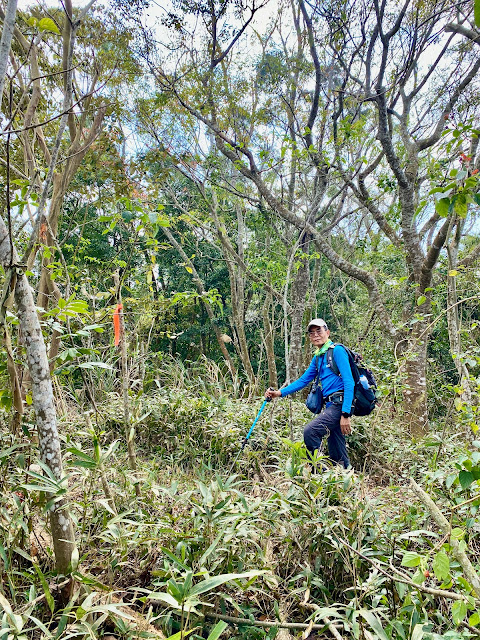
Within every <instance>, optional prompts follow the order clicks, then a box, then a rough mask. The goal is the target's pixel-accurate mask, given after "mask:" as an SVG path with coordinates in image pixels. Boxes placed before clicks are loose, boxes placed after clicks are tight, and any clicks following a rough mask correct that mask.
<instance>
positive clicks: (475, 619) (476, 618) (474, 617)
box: [468, 611, 480, 627]
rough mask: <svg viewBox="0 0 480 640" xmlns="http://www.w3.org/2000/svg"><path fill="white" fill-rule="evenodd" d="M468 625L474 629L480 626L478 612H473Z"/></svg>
mask: <svg viewBox="0 0 480 640" xmlns="http://www.w3.org/2000/svg"><path fill="white" fill-rule="evenodd" d="M468 624H469V625H471V626H472V627H476V626H478V625H479V624H480V613H478V611H475V613H474V614H473V615H471V616H470V618H469V619H468Z"/></svg>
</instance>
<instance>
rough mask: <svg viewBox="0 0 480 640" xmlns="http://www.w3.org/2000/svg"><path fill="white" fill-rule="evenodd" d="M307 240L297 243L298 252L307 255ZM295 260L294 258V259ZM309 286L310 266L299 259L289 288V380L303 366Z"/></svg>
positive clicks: (296, 375)
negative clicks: (290, 308) (305, 317)
mask: <svg viewBox="0 0 480 640" xmlns="http://www.w3.org/2000/svg"><path fill="white" fill-rule="evenodd" d="M309 244H310V242H309V239H308V237H307V238H303V239H301V241H300V242H299V246H298V250H299V251H301V252H302V253H307V252H308V248H309ZM294 259H295V258H294ZM309 284H310V266H309V263H308V258H307V257H303V258H300V266H299V268H298V271H297V273H296V275H295V278H294V279H293V282H292V286H291V296H290V299H291V306H292V313H291V315H290V341H289V350H288V358H289V367H288V368H289V372H290V377H291V379H293V380H295V379H296V378H298V376H299V374H300V369H301V368H302V365H303V353H302V341H303V334H304V328H303V315H304V313H305V307H306V305H307V293H308V287H309Z"/></svg>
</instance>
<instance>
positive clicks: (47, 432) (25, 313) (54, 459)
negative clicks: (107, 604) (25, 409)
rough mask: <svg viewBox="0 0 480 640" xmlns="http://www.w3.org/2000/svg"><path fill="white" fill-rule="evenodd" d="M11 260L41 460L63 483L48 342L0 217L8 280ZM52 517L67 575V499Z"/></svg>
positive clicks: (71, 540) (70, 540) (0, 252)
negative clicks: (47, 348)
mask: <svg viewBox="0 0 480 640" xmlns="http://www.w3.org/2000/svg"><path fill="white" fill-rule="evenodd" d="M11 257H12V262H13V269H14V270H15V273H14V276H13V278H12V286H14V288H15V303H16V305H17V310H18V319H19V322H20V329H21V331H22V336H23V340H24V344H25V349H26V352H27V365H28V370H29V372H30V376H31V380H32V394H33V407H34V409H35V414H36V421H37V430H38V439H39V447H40V458H41V460H42V462H44V463H45V464H46V465H47V466H48V467H49V468H50V469H51V471H52V473H53V474H54V476H55V478H56V479H57V480H58V481H60V480H61V479H62V478H63V476H64V474H63V466H62V455H61V451H60V439H59V437H58V431H57V415H56V409H55V401H54V397H53V387H52V380H51V377H50V370H49V366H48V358H47V350H46V347H45V341H44V339H43V335H42V330H41V327H40V321H39V318H38V315H37V311H36V308H35V302H34V299H33V293H32V289H31V287H30V285H29V284H28V280H27V277H26V276H25V274H24V273H23V270H22V269H21V267H15V265H18V263H19V259H18V254H17V252H16V250H15V248H13V253H12V247H11V242H10V238H9V235H8V230H7V227H6V226H5V223H4V221H3V219H2V218H0V264H1V265H2V267H3V268H4V269H5V272H6V274H7V278H6V280H9V274H10V273H11V270H10V267H11V265H10V259H11ZM49 515H50V526H51V530H52V539H53V546H54V551H55V564H56V569H57V571H58V572H59V573H61V574H65V573H67V572H68V570H69V566H70V564H71V559H72V553H73V550H74V548H75V536H74V533H73V526H72V521H71V519H70V514H69V511H68V506H67V503H66V500H65V499H62V500H60V501H59V502H56V503H55V504H54V506H53V507H52V508H51V510H50V514H49Z"/></svg>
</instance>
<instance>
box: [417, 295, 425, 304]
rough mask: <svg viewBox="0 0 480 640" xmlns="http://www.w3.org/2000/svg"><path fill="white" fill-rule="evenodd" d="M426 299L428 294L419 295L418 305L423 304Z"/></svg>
mask: <svg viewBox="0 0 480 640" xmlns="http://www.w3.org/2000/svg"><path fill="white" fill-rule="evenodd" d="M426 299H427V296H418V298H417V306H420V305H421V304H423V303H424V302H425V300H426Z"/></svg>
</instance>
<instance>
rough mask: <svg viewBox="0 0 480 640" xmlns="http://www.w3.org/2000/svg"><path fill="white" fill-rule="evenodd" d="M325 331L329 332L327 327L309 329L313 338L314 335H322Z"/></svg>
mask: <svg viewBox="0 0 480 640" xmlns="http://www.w3.org/2000/svg"><path fill="white" fill-rule="evenodd" d="M323 331H328V329H327V327H318V328H317V329H309V330H308V334H309V335H310V336H312V335H313V334H314V333H322V332H323Z"/></svg>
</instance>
